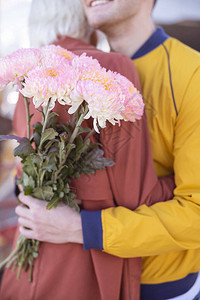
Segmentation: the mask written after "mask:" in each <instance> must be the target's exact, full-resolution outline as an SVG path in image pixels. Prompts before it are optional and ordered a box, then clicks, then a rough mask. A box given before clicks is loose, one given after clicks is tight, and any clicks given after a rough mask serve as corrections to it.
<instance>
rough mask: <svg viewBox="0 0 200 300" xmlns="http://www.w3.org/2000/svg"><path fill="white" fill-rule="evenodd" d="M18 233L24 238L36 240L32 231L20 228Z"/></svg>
mask: <svg viewBox="0 0 200 300" xmlns="http://www.w3.org/2000/svg"><path fill="white" fill-rule="evenodd" d="M19 231H20V233H21V234H22V235H23V236H24V237H25V238H27V239H34V240H37V237H36V234H35V232H34V231H33V230H31V229H27V228H24V227H23V226H20V227H19Z"/></svg>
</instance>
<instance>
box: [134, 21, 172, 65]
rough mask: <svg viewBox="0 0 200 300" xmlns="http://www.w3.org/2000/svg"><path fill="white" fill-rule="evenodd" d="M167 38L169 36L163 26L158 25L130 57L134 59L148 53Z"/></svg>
mask: <svg viewBox="0 0 200 300" xmlns="http://www.w3.org/2000/svg"><path fill="white" fill-rule="evenodd" d="M168 38H169V36H168V35H167V34H166V33H165V32H164V30H163V28H162V27H158V28H157V29H156V30H155V31H154V33H153V34H152V35H151V36H150V37H149V38H148V40H147V41H146V42H145V43H144V44H143V45H142V46H141V47H140V48H139V50H137V52H136V53H135V54H134V55H133V56H132V57H131V58H132V59H136V58H139V57H141V56H144V55H145V54H148V53H149V52H151V51H152V50H154V49H155V48H157V47H158V46H160V45H161V44H162V43H163V42H164V41H165V40H166V39H168Z"/></svg>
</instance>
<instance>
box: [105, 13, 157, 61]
mask: <svg viewBox="0 0 200 300" xmlns="http://www.w3.org/2000/svg"><path fill="white" fill-rule="evenodd" d="M154 31H155V25H154V23H153V21H152V19H151V18H150V19H149V21H148V22H147V20H144V22H143V20H142V19H140V20H138V22H137V21H136V19H134V20H129V21H127V22H126V23H125V24H123V26H121V24H115V25H114V26H113V27H112V28H109V29H108V30H106V32H105V33H106V35H107V38H108V41H109V44H110V47H111V50H112V51H114V52H119V53H123V54H125V55H127V56H129V57H132V56H133V55H134V54H135V53H136V51H137V50H138V49H139V48H140V47H141V46H142V45H143V44H144V43H145V42H146V40H147V39H148V38H149V37H150V36H151V35H152V33H153V32H154Z"/></svg>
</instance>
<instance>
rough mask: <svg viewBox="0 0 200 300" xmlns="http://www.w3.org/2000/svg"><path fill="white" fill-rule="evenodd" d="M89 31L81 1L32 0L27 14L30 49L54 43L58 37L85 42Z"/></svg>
mask: <svg viewBox="0 0 200 300" xmlns="http://www.w3.org/2000/svg"><path fill="white" fill-rule="evenodd" d="M90 33H91V29H90V27H89V25H88V23H87V21H86V17H85V15H84V11H83V7H82V4H81V0H32V4H31V9H30V14H29V37H30V45H31V47H35V48H38V47H41V46H43V45H48V44H51V43H53V42H55V41H56V40H57V39H58V37H59V36H61V37H62V36H63V37H64V36H66V35H67V36H70V37H73V38H77V39H80V40H84V41H87V39H88V37H89V35H90Z"/></svg>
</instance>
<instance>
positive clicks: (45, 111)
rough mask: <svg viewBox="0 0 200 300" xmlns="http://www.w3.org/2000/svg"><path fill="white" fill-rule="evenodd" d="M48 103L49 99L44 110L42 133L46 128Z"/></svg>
mask: <svg viewBox="0 0 200 300" xmlns="http://www.w3.org/2000/svg"><path fill="white" fill-rule="evenodd" d="M50 101H51V99H49V101H48V104H47V106H46V107H45V108H44V121H43V127H42V133H43V132H44V131H45V128H46V126H47V121H48V116H49V105H50Z"/></svg>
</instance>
